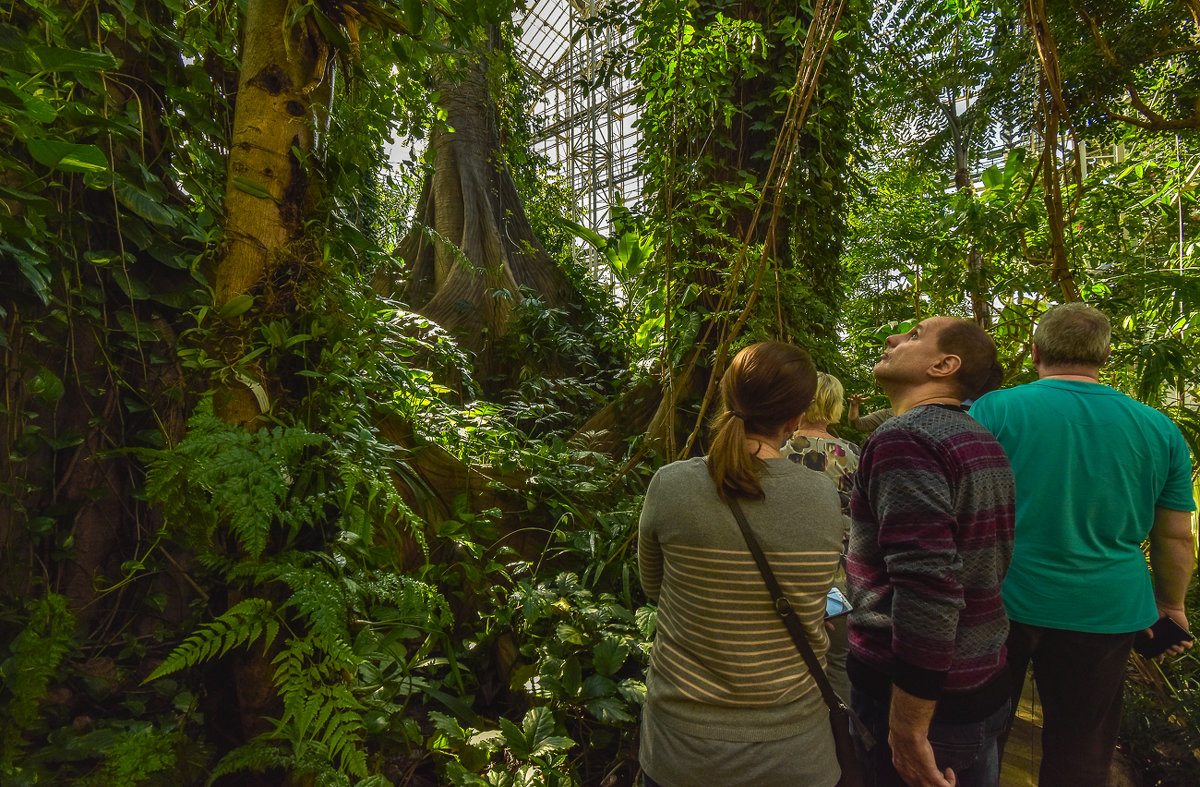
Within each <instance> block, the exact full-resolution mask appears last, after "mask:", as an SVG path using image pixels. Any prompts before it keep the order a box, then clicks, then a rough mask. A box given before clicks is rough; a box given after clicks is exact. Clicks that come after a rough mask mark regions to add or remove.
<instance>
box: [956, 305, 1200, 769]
mask: <svg viewBox="0 0 1200 787" xmlns="http://www.w3.org/2000/svg"><path fill="white" fill-rule="evenodd" d="M1109 338H1110V333H1109V325H1108V318H1107V317H1105V316H1104V314H1102V313H1101V312H1099V311H1097V310H1096V309H1094V308H1092V307H1090V306H1085V305H1084V304H1082V303H1070V304H1064V305H1062V306H1055V307H1053V308H1051V309H1049V310H1047V312H1046V313H1045V315H1043V316H1042V320H1041V322H1040V323H1039V325H1038V327H1037V331H1036V332H1035V333H1034V335H1033V363H1034V366H1035V367H1036V368H1037V371H1038V378H1039V379H1038V380H1037V382H1033V383H1029V384H1028V385H1021V386H1017V387H1016V388H1009V389H1007V390H1004V391H996V392H994V393H991V394H988V395H987V396H985V397H983V398H982V399H980V400H979V401H978V402H976V403H975V406H974V407H972V408H971V414H972V415H973V416H975V418H977V419H978V420H979V422H980V423H982V424H983V425H984V426H986V427H988V428H989V429H991V430H992V432H993V433H994V434H995V435H996V437H997V439H999V440H1000V444H1001V445H1003V446H1004V449H1005V451H1006V452H1007V453H1008V456H1009V459H1011V460H1012V465H1013V473H1014V475H1015V477H1016V482H1017V530H1016V545H1015V552H1014V554H1013V562H1012V568H1011V569H1010V571H1009V574H1008V578H1007V579H1006V580H1005V582H1004V604H1005V607H1006V608H1007V609H1008V614H1009V617H1010V618H1011V619H1012V621H1013V623H1012V631H1011V633H1010V634H1009V639H1008V648H1009V660H1010V664H1011V666H1012V670H1013V678H1014V684H1015V688H1014V691H1013V697H1014V698H1019V697H1020V695H1021V688H1022V685H1023V683H1024V680H1025V670H1026V668H1027V666H1028V664H1029V661H1030V659H1031V658H1032V660H1033V674H1034V679H1035V680H1036V681H1037V686H1038V692H1039V695H1040V697H1041V702H1042V764H1041V774H1040V782H1039V783H1040V784H1041V785H1042V787H1055V786H1056V785H1071V787H1086V786H1087V785H1104V784H1105V783H1106V781H1107V779H1108V771H1109V767H1110V764H1111V761H1112V755H1113V749H1114V747H1115V745H1116V739H1117V728H1118V726H1119V723H1120V718H1121V688H1122V683H1123V682H1124V678H1125V663H1126V661H1127V660H1128V658H1129V650H1130V647H1131V645H1132V644H1133V639H1134V633H1135V632H1136V631H1138V630H1140V629H1144V628H1146V627H1147V626H1149V625H1150V624H1152V623H1154V621H1156V620H1157V619H1158V618H1159V616H1167V617H1170V618H1172V619H1173V620H1175V621H1176V622H1177V623H1179V625H1181V626H1183V627H1184V628H1185V629H1186V628H1187V627H1188V622H1187V616H1186V615H1184V609H1183V597H1184V591H1185V590H1186V589H1187V585H1188V581H1189V580H1190V578H1191V575H1192V567H1193V565H1194V563H1195V553H1194V551H1193V546H1192V528H1191V516H1190V514H1189V513H1188V512H1189V511H1192V510H1193V509H1194V508H1195V505H1194V503H1193V501H1192V484H1191V471H1192V466H1191V461H1190V459H1189V457H1188V448H1187V444H1186V443H1185V442H1184V439H1183V436H1182V435H1181V434H1180V433H1179V430H1178V429H1177V428H1176V427H1175V425H1174V424H1173V423H1171V421H1170V419H1168V418H1167V417H1166V416H1165V415H1163V414H1162V413H1160V412H1158V411H1157V410H1154V409H1152V408H1150V407H1147V406H1146V405H1144V404H1141V403H1139V402H1136V401H1134V400H1133V399H1130V398H1129V397H1127V396H1125V395H1124V394H1122V393H1120V392H1119V391H1116V390H1114V389H1112V388H1109V387H1108V386H1106V385H1101V384H1100V382H1099V375H1100V366H1101V365H1102V364H1103V363H1104V362H1105V361H1106V360H1107V359H1108V355H1109V352H1110V351H1111V348H1110V346H1109ZM1147 533H1149V535H1150V563H1151V565H1152V567H1153V569H1154V577H1153V582H1151V577H1150V572H1149V571H1148V570H1147V568H1146V558H1145V556H1144V555H1143V553H1142V549H1141V545H1142V542H1143V541H1145V539H1146V535H1147ZM1184 647H1191V643H1190V642H1189V643H1186V644H1185V645H1182V646H1178V647H1175V648H1173V649H1172V650H1171V651H1170V652H1171V653H1181V652H1182V651H1183V648H1184Z"/></svg>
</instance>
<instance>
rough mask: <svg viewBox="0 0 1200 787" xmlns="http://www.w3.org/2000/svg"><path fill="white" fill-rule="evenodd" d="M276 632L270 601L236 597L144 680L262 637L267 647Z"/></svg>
mask: <svg viewBox="0 0 1200 787" xmlns="http://www.w3.org/2000/svg"><path fill="white" fill-rule="evenodd" d="M278 633H279V619H278V618H277V617H276V616H275V608H274V607H273V606H272V605H271V602H269V601H267V600H266V599H263V598H248V599H245V600H243V601H239V602H238V603H237V604H235V605H233V606H232V607H230V608H229V609H228V610H226V611H225V613H224V614H222V615H221V616H220V617H218V618H217V619H216V620H214V621H212V622H211V623H206V624H204V625H203V626H201V627H200V630H199V631H197V632H196V633H195V634H193V635H192V636H190V637H188V638H187V639H186V640H184V642H183V644H182V645H180V646H179V647H178V648H176V649H175V650H174V651H172V652H171V655H170V656H168V657H167V659H166V661H164V662H163V663H162V664H160V665H159V666H158V669H156V670H154V672H153V673H151V674H150V676H149V677H148V678H146V680H145V681H144V682H145V683H149V682H151V681H154V680H157V679H158V678H161V677H162V676H164V675H170V674H171V673H172V672H176V671H178V670H181V669H183V668H184V667H191V666H195V665H196V664H199V663H200V662H203V661H208V660H210V659H213V658H216V657H217V656H223V655H225V654H226V653H228V652H229V651H230V650H231V649H233V648H235V647H237V646H239V645H244V644H247V643H250V642H257V641H259V640H262V641H263V648H264V649H265V648H268V647H270V645H271V643H272V642H273V641H274V640H275V637H276V635H277V634H278Z"/></svg>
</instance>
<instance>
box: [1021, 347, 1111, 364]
mask: <svg viewBox="0 0 1200 787" xmlns="http://www.w3.org/2000/svg"><path fill="white" fill-rule="evenodd" d="M1108 351H1109V352H1112V348H1111V347H1109V348H1108ZM1029 357H1030V358H1032V359H1033V365H1034V366H1037V365H1038V364H1039V363H1041V361H1042V351H1041V350H1039V349H1038V346H1037V345H1036V344H1031V345H1029Z"/></svg>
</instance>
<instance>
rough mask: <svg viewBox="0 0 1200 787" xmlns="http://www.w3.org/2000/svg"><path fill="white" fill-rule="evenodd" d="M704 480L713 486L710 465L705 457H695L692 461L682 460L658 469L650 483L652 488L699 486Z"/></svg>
mask: <svg viewBox="0 0 1200 787" xmlns="http://www.w3.org/2000/svg"><path fill="white" fill-rule="evenodd" d="M702 480H703V481H706V482H707V483H708V484H710V485H711V484H712V478H711V477H710V476H709V474H708V464H707V463H706V462H705V459H704V457H702V456H694V457H692V458H691V459H680V460H678V461H676V462H670V463H668V464H665V465H663V466H662V467H660V468H658V470H656V471H655V472H654V479H653V480H652V481H651V482H650V483H651V485H652V486H662V485H664V484H666V485H669V486H672V487H678V486H682V485H692V484H699V483H700V482H701V481H702Z"/></svg>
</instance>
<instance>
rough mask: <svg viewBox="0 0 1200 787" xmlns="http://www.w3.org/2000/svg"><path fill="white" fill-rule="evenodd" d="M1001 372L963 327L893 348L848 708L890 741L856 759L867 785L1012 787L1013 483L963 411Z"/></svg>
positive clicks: (854, 540)
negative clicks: (1003, 588) (1008, 655)
mask: <svg viewBox="0 0 1200 787" xmlns="http://www.w3.org/2000/svg"><path fill="white" fill-rule="evenodd" d="M1001 374H1002V371H1001V369H1000V366H999V364H997V363H996V347H995V345H994V344H993V343H992V340H991V339H990V338H989V337H988V335H987V334H986V333H984V332H983V330H982V329H981V328H980V327H979V326H978V325H976V324H975V323H972V322H967V321H966V320H960V319H956V318H951V317H931V318H929V319H927V320H924V321H922V322H921V323H920V324H918V325H917V326H916V327H914V328H913V329H912V330H911V331H908V332H907V333H904V334H898V335H895V336H891V337H889V338H888V340H887V348H886V350H885V351H884V353H883V357H882V358H880V360H879V363H878V364H877V365H876V366H875V378H876V379H877V380H878V381H879V385H880V386H881V387H882V388H883V390H884V392H885V393H886V394H887V395H888V398H889V399H890V400H891V404H892V410H893V411H894V412H895V416H894V417H893V418H891V419H889V420H887V421H886V422H884V423H883V424H882V425H881V426H880V427H879V428H878V429H876V430H875V432H874V433H873V434H872V435H871V437H870V438H869V439H868V440H867V442H866V444H865V445H864V447H863V452H862V458H861V460H860V464H859V468H858V475H857V476H856V477H855V487H854V493H853V495H852V497H851V502H850V513H851V517H852V520H853V522H852V525H851V529H850V546H849V556H848V559H847V574H848V577H849V583H850V594H851V601H852V603H853V604H854V611H853V612H851V613H850V621H849V632H850V657H849V659H848V663H847V672H848V673H849V675H850V683H851V691H850V697H851V700H850V702H851V705H852V706H853V707H854V710H855V711H856V712H857V713H858V714H859V716H860V717H861V718H862V720H863V722H864V723H865V724H866V725H867V726H868V727H869V728H871V731H872V732H873V733H874V735H875V738H876V740H877V741H878V743H877V745H876V746H875V747H874V749H872V750H871V752H870V753H866V752H865V751H860V752H859V756H860V759H862V761H863V762H864V766H865V767H866V769H867V771H868V783H873V784H876V785H901V784H904V783H907V784H909V785H914V786H917V785H937V786H938V787H949V785H953V784H955V783H957V784H958V785H962V786H963V787H975V786H976V785H982V786H986V787H994V786H995V785H997V784H998V783H999V778H1000V763H999V757H998V750H997V745H996V740H997V738H998V736H999V735H1000V733H1001V732H1002V731H1003V729H1004V725H1005V723H1006V722H1007V719H1008V703H1009V699H1008V693H1009V689H1010V685H1011V680H1010V678H1009V675H1008V672H1007V670H1006V667H1005V652H1004V639H1005V636H1006V635H1007V634H1008V618H1006V617H1005V615H1004V607H1003V604H1002V602H1001V599H1000V585H1001V582H1002V581H1003V579H1004V572H1005V570H1006V569H1007V568H1008V562H1009V559H1010V557H1011V555H1012V534H1013V478H1012V472H1011V470H1010V469H1009V465H1008V459H1007V458H1005V456H1004V451H1003V449H1001V447H1000V444H999V443H997V442H996V439H995V438H994V437H992V434H991V433H990V432H988V431H987V430H986V429H984V428H983V427H982V426H980V425H979V424H978V423H976V422H975V420H974V419H973V418H971V417H970V416H969V415H967V414H966V412H964V410H963V408H962V400H963V399H964V398H968V397H970V398H973V397H977V396H979V395H980V394H982V393H983V392H984V391H988V390H991V389H992V388H995V387H996V385H998V384H999V382H1000V377H1001Z"/></svg>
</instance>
